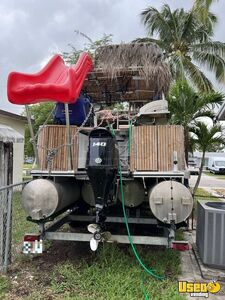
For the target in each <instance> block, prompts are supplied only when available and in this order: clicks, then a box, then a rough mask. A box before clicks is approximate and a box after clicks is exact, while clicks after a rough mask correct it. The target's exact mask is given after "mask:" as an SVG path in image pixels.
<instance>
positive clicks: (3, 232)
mask: <svg viewBox="0 0 225 300" xmlns="http://www.w3.org/2000/svg"><path fill="white" fill-rule="evenodd" d="M28 182H29V181H26V182H21V183H17V184H11V185H8V186H3V187H0V272H2V273H6V272H7V270H8V267H9V265H10V263H11V240H12V199H13V192H14V190H15V189H18V188H20V189H22V188H23V186H24V185H25V184H26V183H28Z"/></svg>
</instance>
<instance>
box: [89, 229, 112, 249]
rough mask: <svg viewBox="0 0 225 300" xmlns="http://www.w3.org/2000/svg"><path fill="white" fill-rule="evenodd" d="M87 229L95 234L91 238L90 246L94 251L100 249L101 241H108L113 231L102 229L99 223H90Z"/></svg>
mask: <svg viewBox="0 0 225 300" xmlns="http://www.w3.org/2000/svg"><path fill="white" fill-rule="evenodd" d="M87 230H88V232H90V233H92V234H93V236H92V238H91V240H90V248H91V250H92V251H96V250H97V249H98V244H99V242H101V241H108V240H109V239H110V238H111V233H110V232H109V231H101V227H100V226H99V225H98V224H89V225H88V226H87Z"/></svg>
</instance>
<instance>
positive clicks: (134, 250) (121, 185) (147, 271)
mask: <svg viewBox="0 0 225 300" xmlns="http://www.w3.org/2000/svg"><path fill="white" fill-rule="evenodd" d="M129 125H130V126H129V127H132V124H131V123H130V124H129ZM110 130H111V131H112V133H113V135H114V136H115V131H114V129H113V127H112V126H110ZM131 133H132V130H131V128H129V145H131V143H130V140H131ZM129 149H130V146H129ZM119 177H120V191H121V198H122V207H123V215H124V221H125V224H126V229H127V235H128V239H129V242H130V245H131V248H132V250H133V253H134V256H135V257H136V259H137V261H138V262H139V264H140V265H141V267H142V268H143V269H144V271H145V272H146V273H147V274H148V275H151V276H152V277H154V278H155V279H159V280H162V279H164V278H165V277H164V276H160V275H157V274H156V273H155V272H154V271H153V270H152V269H149V268H147V267H146V266H145V264H144V263H143V261H142V260H141V258H140V256H139V255H138V253H137V250H136V248H135V246H134V243H133V240H132V236H131V234H130V228H129V224H128V219H127V215H126V210H125V198H124V190H123V177H122V168H121V163H120V160H119Z"/></svg>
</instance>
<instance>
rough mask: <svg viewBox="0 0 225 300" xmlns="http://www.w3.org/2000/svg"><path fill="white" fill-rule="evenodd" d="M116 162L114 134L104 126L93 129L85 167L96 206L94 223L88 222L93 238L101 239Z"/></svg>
mask: <svg viewBox="0 0 225 300" xmlns="http://www.w3.org/2000/svg"><path fill="white" fill-rule="evenodd" d="M118 164H119V152H118V147H117V143H116V138H115V137H114V135H113V134H112V133H111V132H110V131H109V130H107V129H105V128H96V129H93V130H92V131H91V133H90V135H89V148H88V153H87V162H86V169H87V174H88V177H89V180H90V183H91V185H92V188H93V192H94V196H95V208H96V224H90V225H89V228H88V230H89V231H90V232H92V233H93V234H94V238H95V240H96V239H97V238H98V239H99V240H101V239H102V237H101V232H102V233H103V232H104V230H105V223H104V222H105V220H106V215H105V207H106V206H107V204H108V201H109V197H110V193H111V192H112V190H113V188H114V184H115V180H116V175H117V172H118ZM96 249H97V247H96ZM96 249H95V250H96Z"/></svg>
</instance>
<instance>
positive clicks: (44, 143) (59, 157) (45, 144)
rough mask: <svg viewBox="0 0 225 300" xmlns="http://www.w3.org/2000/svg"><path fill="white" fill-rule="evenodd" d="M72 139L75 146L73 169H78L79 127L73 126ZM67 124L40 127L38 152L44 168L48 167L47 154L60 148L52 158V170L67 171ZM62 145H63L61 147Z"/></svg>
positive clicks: (73, 148) (41, 166)
mask: <svg viewBox="0 0 225 300" xmlns="http://www.w3.org/2000/svg"><path fill="white" fill-rule="evenodd" d="M70 129H71V131H70V133H71V139H72V142H73V146H72V147H71V152H72V165H73V169H74V170H77V161H78V157H77V156H78V144H77V136H76V133H77V127H76V126H71V127H70ZM66 144H67V139H66V126H65V125H47V126H44V127H43V128H42V129H40V133H39V136H38V153H39V160H40V168H41V169H42V170H46V169H48V161H47V154H48V153H49V151H51V150H53V149H56V148H58V151H57V153H56V155H55V156H54V158H53V160H52V170H55V171H67V170H68V159H67V156H68V154H67V153H68V150H67V149H68V148H67V146H66ZM61 146H62V147H61Z"/></svg>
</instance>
